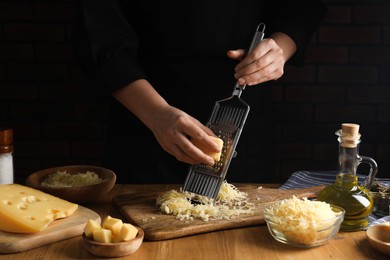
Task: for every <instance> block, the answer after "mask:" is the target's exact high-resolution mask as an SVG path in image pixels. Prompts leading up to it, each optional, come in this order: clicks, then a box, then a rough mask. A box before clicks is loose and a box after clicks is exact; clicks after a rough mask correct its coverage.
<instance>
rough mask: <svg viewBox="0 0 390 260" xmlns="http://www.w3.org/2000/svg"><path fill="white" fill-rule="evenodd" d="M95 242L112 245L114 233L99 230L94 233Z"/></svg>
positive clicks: (107, 230)
mask: <svg viewBox="0 0 390 260" xmlns="http://www.w3.org/2000/svg"><path fill="white" fill-rule="evenodd" d="M92 234H93V240H95V241H96V242H102V243H111V241H112V232H111V230H109V229H104V228H102V229H99V230H95V231H93V233H92Z"/></svg>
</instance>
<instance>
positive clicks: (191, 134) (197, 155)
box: [151, 106, 220, 165]
mask: <svg viewBox="0 0 390 260" xmlns="http://www.w3.org/2000/svg"><path fill="white" fill-rule="evenodd" d="M158 115H159V116H158V118H156V120H155V121H154V123H153V126H152V128H151V130H152V132H153V134H154V136H155V137H156V139H157V141H158V142H159V144H160V145H161V147H162V148H163V149H164V150H165V151H166V152H168V153H170V154H172V155H173V156H175V157H176V159H177V160H179V161H182V162H186V163H189V164H197V163H204V164H207V165H213V164H214V163H215V162H214V159H213V158H212V157H211V156H209V155H206V154H205V153H204V152H203V151H201V150H200V149H198V148H197V147H196V146H194V145H193V144H192V142H191V141H190V139H192V138H194V139H197V140H198V141H200V142H202V143H203V144H204V145H205V146H206V147H208V148H210V150H211V151H215V152H220V149H219V147H218V146H217V145H216V144H215V143H214V142H213V140H212V139H211V138H210V137H209V136H210V135H214V133H213V132H212V131H211V130H210V129H209V128H207V127H206V126H204V125H203V124H201V123H200V122H199V121H198V120H196V119H195V118H193V117H191V116H189V115H188V114H186V113H184V112H183V111H181V110H179V109H177V108H175V107H172V106H166V107H165V108H164V109H163V110H162V111H160V112H159V113H158Z"/></svg>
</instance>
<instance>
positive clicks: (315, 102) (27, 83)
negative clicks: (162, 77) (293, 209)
mask: <svg viewBox="0 0 390 260" xmlns="http://www.w3.org/2000/svg"><path fill="white" fill-rule="evenodd" d="M327 2H328V3H329V13H328V15H327V17H326V19H325V21H324V22H323V25H322V26H321V27H320V28H319V30H318V32H317V33H316V34H315V35H314V37H313V39H312V43H311V45H310V48H309V50H308V53H307V62H306V65H305V67H303V68H296V67H286V70H285V76H284V77H283V79H281V80H278V81H276V82H275V83H274V84H273V85H274V86H272V91H273V103H274V107H273V112H274V118H275V121H276V123H277V143H276V146H277V153H278V155H277V156H278V169H277V173H276V174H277V175H278V176H279V177H281V178H282V179H285V178H287V177H288V176H289V175H290V174H291V173H292V172H294V171H297V170H333V169H335V168H336V164H337V145H338V144H337V140H336V136H335V135H334V132H335V131H336V130H337V129H339V127H340V124H341V123H343V122H354V123H358V124H360V125H361V133H362V144H361V147H360V154H362V155H367V156H371V157H373V158H374V159H376V161H377V162H378V165H379V173H378V176H379V177H385V176H387V177H390V161H389V159H390V158H389V157H390V135H389V133H390V86H389V83H390V71H389V70H390V45H389V44H390V16H389V15H388V13H389V12H390V3H389V2H388V1H385V0H382V1H380V0H354V1H353V0H349V1H348V0H328V1H327ZM74 3H75V1H74V0H73V1H72V0H62V1H60V0H58V1H38V0H37V1H17V0H14V1H11V0H10V1H4V0H3V1H1V2H0V124H2V125H4V124H8V125H11V126H12V127H13V128H14V135H15V153H14V160H15V174H16V175H17V176H16V177H17V181H18V182H23V181H24V178H25V177H26V176H27V175H28V174H30V173H31V172H33V171H35V170H38V169H41V168H45V167H49V166H55V165H62V164H76V163H88V164H99V163H100V159H101V156H102V153H103V141H104V140H103V129H104V121H103V118H104V111H105V110H104V107H105V101H104V99H103V98H102V97H100V96H99V95H96V94H95V93H90V92H89V91H88V88H85V87H84V86H85V85H86V84H88V83H87V81H86V79H84V78H83V74H82V72H81V69H80V68H79V67H78V65H77V63H76V62H75V59H74V57H73V54H72V51H71V49H70V45H69V40H70V33H71V23H72V19H73V11H74Z"/></svg>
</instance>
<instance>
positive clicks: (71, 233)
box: [0, 205, 101, 258]
mask: <svg viewBox="0 0 390 260" xmlns="http://www.w3.org/2000/svg"><path fill="white" fill-rule="evenodd" d="M89 219H94V220H96V221H98V222H100V221H101V219H100V216H99V215H98V214H97V213H96V212H94V211H92V210H90V209H88V208H85V207H82V206H80V205H79V207H78V209H77V210H76V212H75V213H73V215H72V216H70V217H68V218H64V219H58V220H55V221H54V222H52V223H51V224H50V225H49V226H48V227H47V228H46V229H44V230H43V231H41V232H38V233H34V234H17V233H10V232H5V231H0V254H10V253H18V252H22V251H26V250H30V249H33V248H36V247H40V246H43V245H47V244H51V243H54V242H57V241H60V240H64V239H67V238H71V237H76V236H79V235H82V233H83V231H84V226H85V224H86V223H87V221H88V220H89ZM0 258H1V257H0Z"/></svg>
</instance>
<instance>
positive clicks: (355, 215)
mask: <svg viewBox="0 0 390 260" xmlns="http://www.w3.org/2000/svg"><path fill="white" fill-rule="evenodd" d="M336 135H337V136H338V139H337V140H338V141H339V171H338V174H337V175H336V180H335V182H334V183H333V184H332V185H329V186H327V187H325V188H324V189H322V190H321V191H320V193H319V195H318V197H317V200H320V201H325V202H327V203H329V204H334V205H337V206H340V207H342V208H344V209H345V217H344V221H343V222H342V224H341V226H340V230H342V231H358V230H363V229H364V228H365V227H367V226H368V216H369V215H370V214H371V212H372V211H373V209H374V202H373V198H372V197H371V195H370V193H369V191H370V188H371V186H372V184H373V181H374V179H375V176H376V173H377V171H378V167H377V163H376V162H375V161H374V159H372V158H370V157H367V156H360V155H359V144H360V136H361V135H360V134H359V125H357V124H349V123H346V124H342V128H341V129H340V130H338V131H337V132H336ZM361 163H366V164H368V165H369V166H370V171H369V173H368V175H367V177H366V178H365V180H364V181H363V182H362V183H359V181H358V177H357V175H356V171H357V168H358V166H359V165H360V164H361Z"/></svg>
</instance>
